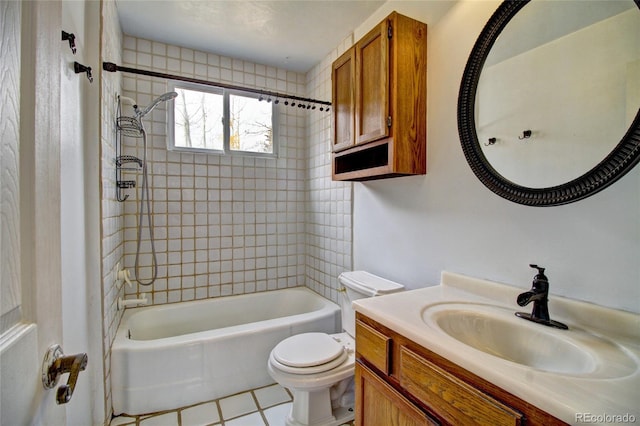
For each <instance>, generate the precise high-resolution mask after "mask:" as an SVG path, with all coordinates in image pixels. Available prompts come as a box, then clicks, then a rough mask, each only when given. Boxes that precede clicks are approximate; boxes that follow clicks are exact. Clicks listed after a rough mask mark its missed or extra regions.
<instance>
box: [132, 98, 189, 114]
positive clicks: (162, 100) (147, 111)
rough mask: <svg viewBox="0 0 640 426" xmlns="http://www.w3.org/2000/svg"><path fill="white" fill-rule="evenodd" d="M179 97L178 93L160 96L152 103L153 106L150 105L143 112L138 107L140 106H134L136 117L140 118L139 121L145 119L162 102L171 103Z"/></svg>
mask: <svg viewBox="0 0 640 426" xmlns="http://www.w3.org/2000/svg"><path fill="white" fill-rule="evenodd" d="M177 96H178V94H177V93H176V92H167V93H164V94H162V95H160V96H158V98H156V99H155V100H154V101H153V102H151V105H149V106H148V107H146V108H145V109H143V110H140V108H139V107H138V105H134V106H133V109H134V110H135V112H136V117H138V118H139V119H140V118H142V117H144V116H145V115H147V114H149V113H150V112H151V111H153V109H154V108H155V107H157V106H158V104H160V103H161V102H167V101H170V100H172V99H175V98H176V97H177Z"/></svg>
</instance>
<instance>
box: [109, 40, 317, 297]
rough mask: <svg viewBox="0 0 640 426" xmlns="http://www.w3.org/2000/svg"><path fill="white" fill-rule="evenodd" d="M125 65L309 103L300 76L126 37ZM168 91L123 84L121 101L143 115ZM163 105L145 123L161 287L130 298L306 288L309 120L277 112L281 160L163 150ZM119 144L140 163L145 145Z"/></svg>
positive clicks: (130, 220)
mask: <svg viewBox="0 0 640 426" xmlns="http://www.w3.org/2000/svg"><path fill="white" fill-rule="evenodd" d="M122 60H123V66H127V67H132V68H139V69H152V70H153V71H156V72H161V73H168V74H177V75H180V76H185V77H191V78H197V79H201V80H208V81H214V82H221V83H226V84H233V85H237V86H243V87H250V88H259V89H265V90H269V91H276V92H286V93H289V94H294V95H297V96H303V95H304V94H305V76H304V75H303V74H298V73H294V72H290V71H286V70H283V69H276V68H273V67H267V66H264V65H259V64H255V63H252V62H247V61H241V60H237V59H232V58H227V57H223V56H218V55H214V54H210V53H205V52H200V51H194V50H192V49H187V48H181V47H178V46H172V45H167V44H164V43H159V42H155V41H150V40H144V39H140V38H135V37H130V36H126V35H125V36H124V39H123V53H122ZM167 91H168V87H167V81H166V80H165V79H160V78H152V77H147V76H140V75H135V74H126V73H125V74H124V75H123V94H124V95H125V96H127V97H130V98H132V99H134V100H135V101H136V102H137V103H138V104H139V105H141V106H144V105H148V104H149V103H150V102H152V101H153V99H155V98H156V97H157V96H159V95H161V94H162V93H164V92H167ZM166 106H167V104H166V103H164V104H161V105H159V106H158V107H157V108H156V109H155V110H154V111H153V113H152V114H150V115H149V116H147V117H145V119H144V124H145V127H146V129H147V132H148V141H147V143H148V148H147V164H148V170H149V182H150V188H149V193H150V199H151V211H152V223H153V231H154V237H155V250H156V255H157V264H158V275H157V280H156V281H155V283H154V284H153V285H152V286H149V287H146V286H141V285H135V286H134V287H133V288H127V289H126V293H127V294H128V295H131V296H136V297H137V296H139V294H140V293H142V292H146V293H147V296H148V297H149V298H150V301H151V302H152V303H153V304H163V303H172V302H180V301H189V300H194V299H204V298H209V297H218V296H226V295H233V294H244V293H253V292H257V291H265V290H274V289H278V288H285V287H293V286H298V285H304V253H305V247H304V243H305V239H304V229H305V214H304V213H305V203H304V201H305V128H306V126H305V125H306V117H305V116H306V114H307V112H306V111H305V112H302V111H301V110H300V109H299V108H291V107H283V106H281V107H280V108H279V110H278V114H279V126H280V127H279V135H280V137H279V141H278V143H279V151H278V152H279V156H278V158H256V157H250V156H221V155H217V154H203V153H185V152H179V151H168V150H167V139H166V124H167V118H166ZM123 112H124V113H125V114H127V113H129V114H130V113H131V109H130V108H129V107H124V108H123ZM312 114H320V113H319V112H315V113H312ZM123 141H124V153H125V154H127V155H134V156H136V157H139V158H143V156H144V149H143V139H142V138H129V137H125V138H124V139H123ZM126 179H136V180H137V188H136V189H135V190H128V191H125V192H128V193H129V194H130V197H129V199H128V200H127V201H125V202H124V211H125V214H124V240H125V244H124V248H125V250H124V251H125V253H124V265H125V266H126V267H127V268H129V269H130V271H131V275H132V276H135V271H134V269H133V268H134V262H135V253H136V236H137V235H136V232H137V221H138V220H139V216H138V213H139V210H140V205H139V200H140V197H141V185H142V175H141V173H139V172H136V173H130V174H129V175H128V176H127V177H126ZM144 220H145V222H144V225H145V227H144V228H143V229H144V231H143V243H142V245H141V251H140V260H139V264H140V266H141V268H140V269H139V271H140V278H141V279H142V280H143V281H148V280H149V279H150V277H151V276H152V268H151V265H152V255H151V244H150V241H149V237H148V235H149V234H148V232H147V228H146V217H145V219H144Z"/></svg>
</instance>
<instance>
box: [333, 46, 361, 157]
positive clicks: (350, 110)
mask: <svg viewBox="0 0 640 426" xmlns="http://www.w3.org/2000/svg"><path fill="white" fill-rule="evenodd" d="M355 62H356V61H355V58H354V50H353V49H349V50H347V51H346V52H345V53H344V54H342V56H341V57H339V58H338V59H337V60H336V61H335V62H334V63H333V68H332V70H331V80H332V90H333V93H332V99H333V105H332V112H333V135H332V136H333V138H332V140H333V151H334V152H335V151H339V150H342V149H345V148H349V147H350V146H352V145H353V143H354V141H355V134H354V126H355V105H354V104H355V70H356V63H355Z"/></svg>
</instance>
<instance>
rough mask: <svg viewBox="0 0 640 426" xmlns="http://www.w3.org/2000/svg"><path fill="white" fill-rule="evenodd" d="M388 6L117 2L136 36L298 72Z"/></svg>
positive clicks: (324, 1)
mask: <svg viewBox="0 0 640 426" xmlns="http://www.w3.org/2000/svg"><path fill="white" fill-rule="evenodd" d="M383 3H385V1H383V0H376V1H372V0H354V1H352V0H337V1H328V0H260V1H256V0H197V1H193V0H173V1H170V0H116V5H117V9H118V16H119V18H120V24H121V26H122V31H123V32H124V33H125V34H127V35H131V36H135V37H140V38H146V39H150V40H155V41H160V42H164V43H167V44H173V45H178V46H183V47H189V48H192V49H196V50H202V51H205V52H211V53H217V54H220V55H224V56H229V57H233V58H238V59H244V60H250V61H252V62H255V63H260V64H265V65H271V66H275V67H279V68H284V69H288V70H291V71H297V72H306V71H308V70H309V69H311V68H312V67H313V66H314V65H316V64H317V63H318V62H320V61H321V60H322V59H324V58H325V57H326V55H327V54H329V53H330V52H331V50H333V49H334V48H335V47H336V46H338V44H339V43H340V42H341V41H342V40H344V38H345V37H347V36H348V35H349V34H350V33H351V32H353V30H354V29H355V28H357V27H358V26H359V25H360V24H362V23H363V22H364V21H365V20H366V18H368V17H369V16H370V15H371V14H372V13H373V12H374V11H375V10H376V9H378V8H379V7H380V6H381V5H382V4H383Z"/></svg>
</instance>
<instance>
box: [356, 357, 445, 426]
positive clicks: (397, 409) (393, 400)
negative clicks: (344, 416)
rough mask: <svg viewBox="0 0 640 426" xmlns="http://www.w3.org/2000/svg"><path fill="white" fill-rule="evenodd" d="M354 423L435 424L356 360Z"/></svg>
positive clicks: (379, 425) (374, 425) (372, 425)
mask: <svg viewBox="0 0 640 426" xmlns="http://www.w3.org/2000/svg"><path fill="white" fill-rule="evenodd" d="M356 389H357V391H356V426H426V425H435V424H436V423H434V422H432V421H431V419H429V417H427V415H426V414H425V413H423V412H422V411H420V410H419V409H418V408H417V407H416V406H414V405H413V404H411V403H410V402H409V401H408V400H407V399H406V398H405V397H404V396H402V394H400V393H399V392H398V391H396V390H395V389H394V388H392V387H391V386H390V385H388V384H387V383H385V382H384V381H383V380H382V379H380V378H379V377H378V376H376V375H375V374H374V373H373V372H372V371H371V370H369V369H368V368H366V367H364V366H363V365H361V364H360V363H356Z"/></svg>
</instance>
